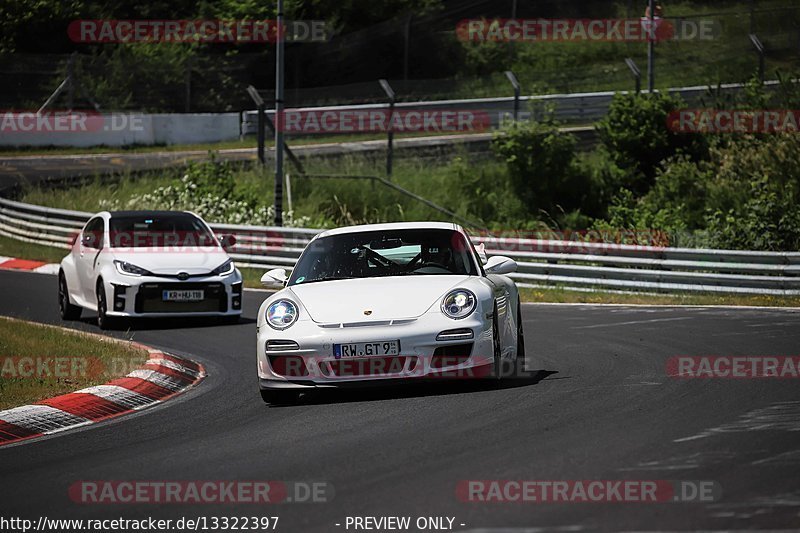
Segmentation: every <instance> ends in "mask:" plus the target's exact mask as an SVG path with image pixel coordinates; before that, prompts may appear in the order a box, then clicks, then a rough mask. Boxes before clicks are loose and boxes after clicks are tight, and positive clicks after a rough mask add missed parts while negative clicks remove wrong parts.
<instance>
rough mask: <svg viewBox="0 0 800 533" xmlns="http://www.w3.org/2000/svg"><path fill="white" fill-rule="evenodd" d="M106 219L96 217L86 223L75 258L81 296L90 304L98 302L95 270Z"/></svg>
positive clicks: (102, 243) (101, 248)
mask: <svg viewBox="0 0 800 533" xmlns="http://www.w3.org/2000/svg"><path fill="white" fill-rule="evenodd" d="M104 230H105V221H104V220H103V218H102V217H95V218H93V219H91V220H90V221H89V222H87V223H86V226H84V228H83V231H82V232H81V238H80V241H79V243H78V257H77V258H76V260H75V263H76V265H75V266H76V270H77V271H78V282H79V283H80V292H81V297H82V298H83V299H84V300H85V301H86V302H87V303H89V304H94V303H95V302H96V298H95V290H94V285H95V280H96V275H95V271H96V269H97V261H98V260H99V258H100V252H101V251H102V250H103V245H104V242H103V241H104V238H103V237H104Z"/></svg>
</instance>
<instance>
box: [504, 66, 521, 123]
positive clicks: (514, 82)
mask: <svg viewBox="0 0 800 533" xmlns="http://www.w3.org/2000/svg"><path fill="white" fill-rule="evenodd" d="M505 75H506V78H508V81H510V82H511V85H512V86H513V87H514V121H515V122H516V121H517V120H518V119H519V96H520V93H521V92H522V86H521V85H520V84H519V80H518V79H517V77H516V76H515V75H514V73H513V72H511V71H510V70H507V71H505Z"/></svg>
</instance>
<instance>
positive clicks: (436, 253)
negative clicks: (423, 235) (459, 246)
mask: <svg viewBox="0 0 800 533" xmlns="http://www.w3.org/2000/svg"><path fill="white" fill-rule="evenodd" d="M452 260H453V253H452V251H451V250H450V248H449V247H447V246H440V245H438V244H436V243H433V244H426V245H424V246H423V247H422V261H421V263H422V265H429V264H431V263H433V264H434V265H436V266H441V267H443V268H446V269H447V270H452Z"/></svg>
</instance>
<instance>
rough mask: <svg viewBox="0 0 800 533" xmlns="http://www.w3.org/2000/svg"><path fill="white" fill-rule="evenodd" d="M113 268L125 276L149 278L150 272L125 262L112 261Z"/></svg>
mask: <svg viewBox="0 0 800 533" xmlns="http://www.w3.org/2000/svg"><path fill="white" fill-rule="evenodd" d="M114 266H115V267H117V272H119V273H120V274H123V275H125V276H149V275H150V271H149V270H145V269H143V268H142V267H139V266H136V265H134V264H131V263H128V262H127V261H114Z"/></svg>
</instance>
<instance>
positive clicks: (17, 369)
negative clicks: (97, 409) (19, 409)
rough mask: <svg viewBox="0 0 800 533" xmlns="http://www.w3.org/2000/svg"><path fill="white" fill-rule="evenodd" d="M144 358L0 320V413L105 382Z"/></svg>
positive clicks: (118, 346) (115, 346) (120, 347)
mask: <svg viewBox="0 0 800 533" xmlns="http://www.w3.org/2000/svg"><path fill="white" fill-rule="evenodd" d="M25 358H31V359H29V360H26V359H25ZM146 360H147V352H145V351H144V350H140V349H135V348H132V347H130V346H127V345H125V344H122V343H117V342H106V341H103V340H100V339H98V338H96V337H93V336H89V335H86V334H81V333H78V332H67V331H65V330H62V329H60V328H54V327H48V326H43V325H38V324H33V323H30V322H24V321H21V320H12V319H9V318H0V409H8V408H10V407H15V406H18V405H25V404H29V403H33V402H37V401H39V400H43V399H45V398H50V397H53V396H57V395H59V394H64V393H67V392H72V391H75V390H78V389H82V388H85V387H90V386H92V385H98V384H102V383H106V382H108V381H110V380H112V379H114V378H117V377H120V376H123V375H125V374H127V373H128V372H130V371H131V370H133V369H135V368H137V367H138V366H140V365H141V364H142V363H144V362H145V361H146ZM31 363H32V364H33V366H31ZM31 370H33V375H30V376H28V375H26V374H28V373H30V372H31ZM48 372H49V373H48Z"/></svg>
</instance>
